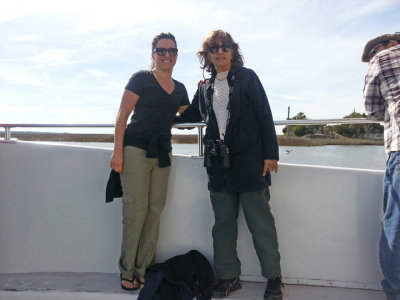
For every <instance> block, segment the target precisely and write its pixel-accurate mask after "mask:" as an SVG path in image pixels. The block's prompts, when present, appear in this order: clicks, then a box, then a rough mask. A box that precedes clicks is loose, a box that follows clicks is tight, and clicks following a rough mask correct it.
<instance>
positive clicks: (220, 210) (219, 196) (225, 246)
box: [210, 190, 241, 279]
mask: <svg viewBox="0 0 400 300" xmlns="http://www.w3.org/2000/svg"><path fill="white" fill-rule="evenodd" d="M210 198H211V203H212V207H213V210H214V216H215V223H214V226H213V229H212V236H213V245H214V270H215V273H216V275H217V278H218V279H232V278H236V277H239V275H240V272H241V268H240V261H239V258H238V255H237V250H236V242H237V235H238V228H237V216H238V208H239V202H238V197H237V193H234V192H228V191H226V190H225V191H223V192H211V193H210Z"/></svg>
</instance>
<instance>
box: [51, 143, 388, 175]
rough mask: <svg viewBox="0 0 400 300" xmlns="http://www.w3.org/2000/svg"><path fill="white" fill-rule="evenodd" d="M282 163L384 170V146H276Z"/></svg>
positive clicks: (186, 150) (179, 150)
mask: <svg viewBox="0 0 400 300" xmlns="http://www.w3.org/2000/svg"><path fill="white" fill-rule="evenodd" d="M57 144H69V145H81V146H88V147H100V148H108V149H112V148H113V144H112V143H75V142H57ZM172 147H173V150H172V153H173V154H181V155H197V154H198V146H197V144H173V145H172ZM279 156H280V160H279V161H280V162H281V163H290V164H305V165H319V166H333V167H345V168H358V169H373V170H384V169H385V164H386V154H385V150H384V147H383V146H365V145H362V146H341V145H327V146H315V147H292V146H281V147H279Z"/></svg>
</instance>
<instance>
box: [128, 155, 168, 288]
mask: <svg viewBox="0 0 400 300" xmlns="http://www.w3.org/2000/svg"><path fill="white" fill-rule="evenodd" d="M149 160H152V171H151V176H150V189H149V202H148V212H147V216H146V220H145V223H144V226H143V230H142V235H141V237H140V243H139V249H138V254H137V260H136V275H137V276H138V277H139V278H140V280H141V281H143V278H144V275H145V272H146V269H147V267H148V266H149V265H150V264H151V263H152V261H153V259H154V255H155V250H156V247H157V241H158V233H159V227H160V215H161V212H162V210H163V208H164V206H165V200H166V198H167V189H168V178H169V172H170V169H171V167H170V166H169V167H164V168H160V167H159V166H158V159H156V158H151V159H149Z"/></svg>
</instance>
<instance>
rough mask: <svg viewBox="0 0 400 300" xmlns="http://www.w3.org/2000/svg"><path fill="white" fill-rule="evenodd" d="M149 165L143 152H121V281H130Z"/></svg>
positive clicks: (128, 149)
mask: <svg viewBox="0 0 400 300" xmlns="http://www.w3.org/2000/svg"><path fill="white" fill-rule="evenodd" d="M150 170H151V165H149V164H148V162H147V159H146V152H145V150H142V149H139V148H136V147H131V146H127V147H125V148H124V170H123V172H121V174H120V177H121V185H122V190H123V197H122V227H123V230H122V243H121V256H120V259H119V269H120V272H121V274H122V277H123V278H126V279H133V277H134V275H135V261H136V256H137V250H138V245H139V241H140V236H141V233H142V228H143V225H144V222H145V217H146V215H147V209H148V208H147V207H148V194H149V182H150Z"/></svg>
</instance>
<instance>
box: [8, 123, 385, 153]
mask: <svg viewBox="0 0 400 300" xmlns="http://www.w3.org/2000/svg"><path fill="white" fill-rule="evenodd" d="M369 123H381V121H375V120H371V119H364V118H346V119H316V120H283V121H275V122H274V124H275V126H286V125H333V124H369ZM205 126H206V124H205V123H181V124H175V125H174V126H173V127H174V128H197V131H198V133H197V137H198V146H199V155H203V128H204V127H205ZM113 127H114V124H68V123H64V124H34V123H31V124H29V123H27V124H12V123H10V124H0V128H4V138H3V139H1V138H0V143H1V142H6V143H7V142H8V143H9V142H15V141H16V140H15V139H12V138H11V129H12V128H113Z"/></svg>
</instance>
